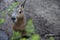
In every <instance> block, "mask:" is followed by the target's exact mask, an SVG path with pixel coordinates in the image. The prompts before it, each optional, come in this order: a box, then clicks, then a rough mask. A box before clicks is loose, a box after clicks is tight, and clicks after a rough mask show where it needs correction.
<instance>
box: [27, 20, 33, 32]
mask: <svg viewBox="0 0 60 40" xmlns="http://www.w3.org/2000/svg"><path fill="white" fill-rule="evenodd" d="M26 31H27V33H33V32H34V24H33V21H32V19H29V21H28V22H27V25H26Z"/></svg>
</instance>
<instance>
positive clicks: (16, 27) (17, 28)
mask: <svg viewBox="0 0 60 40" xmlns="http://www.w3.org/2000/svg"><path fill="white" fill-rule="evenodd" d="M13 29H14V30H15V31H22V30H24V29H25V21H24V20H22V21H19V22H17V23H16V24H14V26H13Z"/></svg>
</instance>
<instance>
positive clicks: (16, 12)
mask: <svg viewBox="0 0 60 40" xmlns="http://www.w3.org/2000/svg"><path fill="white" fill-rule="evenodd" d="M25 2H26V0H25V1H24V2H23V3H22V4H20V5H18V6H16V7H15V8H14V9H13V12H12V14H11V20H12V21H13V22H17V21H18V20H19V19H23V18H24V12H23V11H24V5H25Z"/></svg>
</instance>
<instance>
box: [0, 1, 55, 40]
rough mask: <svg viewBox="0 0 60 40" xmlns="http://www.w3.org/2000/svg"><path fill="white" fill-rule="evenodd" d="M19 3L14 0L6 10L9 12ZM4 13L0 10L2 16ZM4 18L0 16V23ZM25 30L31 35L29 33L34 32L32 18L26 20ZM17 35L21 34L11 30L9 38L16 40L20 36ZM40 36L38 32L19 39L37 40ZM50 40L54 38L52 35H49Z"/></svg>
mask: <svg viewBox="0 0 60 40" xmlns="http://www.w3.org/2000/svg"><path fill="white" fill-rule="evenodd" d="M18 4H19V2H15V3H13V4H12V5H11V6H10V7H9V8H8V9H7V10H8V12H11V11H12V10H13V8H14V7H15V6H17V5H18ZM4 15H5V12H4V11H3V12H2V16H4ZM4 21H5V19H4V18H0V24H2V23H4ZM26 31H27V35H31V33H34V31H35V30H34V25H33V22H32V19H30V20H29V21H28V22H27V25H26ZM19 35H21V34H20V33H19V32H15V31H13V37H12V39H11V40H17V38H18V37H20V36H19ZM40 38H41V37H39V35H38V34H33V35H31V37H30V38H29V39H26V38H20V40H39V39H40ZM50 40H54V38H53V37H50Z"/></svg>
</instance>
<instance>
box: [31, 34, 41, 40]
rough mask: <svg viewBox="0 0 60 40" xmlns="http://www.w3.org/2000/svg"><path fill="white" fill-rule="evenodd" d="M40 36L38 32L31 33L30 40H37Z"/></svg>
mask: <svg viewBox="0 0 60 40" xmlns="http://www.w3.org/2000/svg"><path fill="white" fill-rule="evenodd" d="M40 38H41V37H40V36H39V35H38V34H34V35H32V38H31V40H39V39H40Z"/></svg>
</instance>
